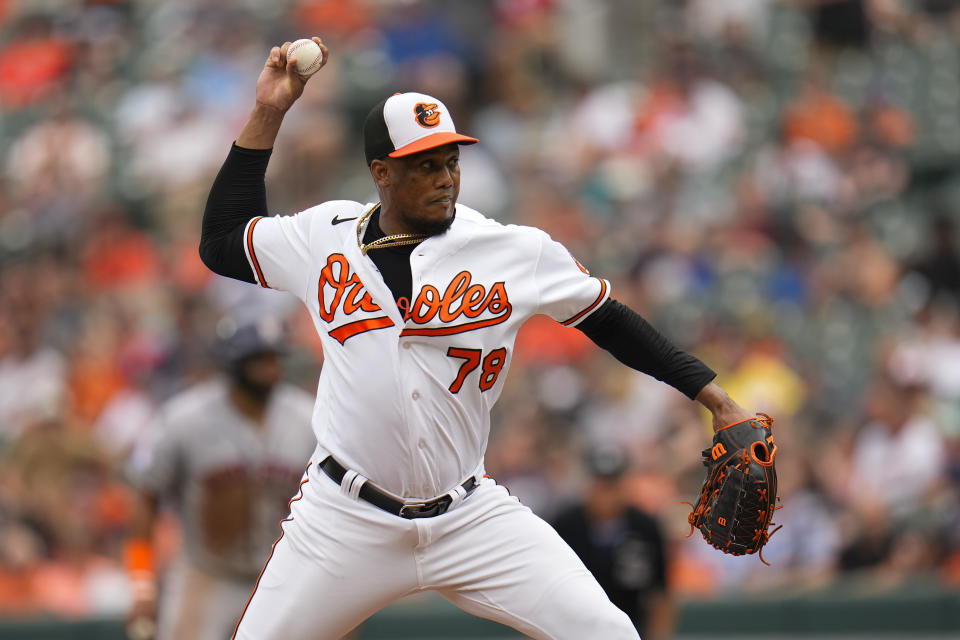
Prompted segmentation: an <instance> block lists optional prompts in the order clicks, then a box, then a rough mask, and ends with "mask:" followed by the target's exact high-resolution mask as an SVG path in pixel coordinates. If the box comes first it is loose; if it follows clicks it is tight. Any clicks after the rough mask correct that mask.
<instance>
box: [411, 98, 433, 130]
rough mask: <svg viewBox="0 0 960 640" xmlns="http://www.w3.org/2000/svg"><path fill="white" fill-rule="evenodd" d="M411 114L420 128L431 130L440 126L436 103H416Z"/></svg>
mask: <svg viewBox="0 0 960 640" xmlns="http://www.w3.org/2000/svg"><path fill="white" fill-rule="evenodd" d="M413 113H414V115H416V117H417V122H419V123H420V126H421V127H427V128H433V127H435V126H437V125H438V124H440V109H438V108H437V103H436V102H418V103H417V104H416V106H415V107H414V108H413Z"/></svg>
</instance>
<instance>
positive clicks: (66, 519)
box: [0, 0, 960, 617]
mask: <svg viewBox="0 0 960 640" xmlns="http://www.w3.org/2000/svg"><path fill="white" fill-rule="evenodd" d="M0 21H2V22H0V108H2V112H0V150H2V157H0V162H2V173H0V456H2V458H0V609H2V611H0V613H3V614H4V615H30V614H35V613H52V614H56V615H63V616H68V617H83V616H97V615H115V614H122V613H123V612H124V611H125V609H126V607H127V606H128V604H129V596H128V595H127V593H126V582H125V577H124V574H123V570H122V566H121V561H120V549H121V545H122V542H123V538H124V535H125V533H126V530H127V526H128V524H129V518H130V508H131V502H130V494H129V491H128V489H127V488H126V485H125V484H124V482H123V478H122V474H121V473H120V469H121V468H122V466H123V462H124V460H125V459H126V457H127V456H128V454H129V452H130V450H131V447H132V446H133V443H134V442H135V441H136V439H137V438H138V437H140V436H142V434H143V433H144V432H145V431H146V430H148V429H149V428H150V424H151V417H152V415H153V414H154V412H155V411H156V409H157V407H158V405H159V403H162V402H163V401H164V400H165V399H166V398H168V397H169V396H170V395H171V394H172V393H174V392H176V391H178V390H181V389H183V388H185V387H187V386H189V385H191V384H193V383H194V382H196V381H198V380H201V379H203V378H204V377H206V376H209V375H211V373H212V372H213V370H214V365H213V363H212V359H211V357H210V352H209V348H208V347H209V342H210V336H211V335H212V328H213V327H214V326H215V324H216V322H217V321H218V320H219V319H220V318H221V317H222V316H224V315H227V314H232V315H239V316H241V317H242V316H244V315H248V316H249V315H253V316H258V315H263V314H270V315H275V316H277V317H280V318H282V319H284V320H285V322H286V323H287V326H288V328H289V331H290V335H291V339H292V340H293V342H294V343H295V345H296V348H295V349H294V353H293V354H292V355H291V358H290V362H289V363H288V365H289V367H288V371H289V374H290V376H291V378H292V379H294V380H296V381H297V382H299V383H301V384H303V385H304V386H305V387H306V388H308V389H311V388H312V387H313V386H314V385H315V382H316V376H317V373H318V371H319V368H320V366H321V364H322V353H321V351H320V349H319V345H318V342H317V339H316V337H315V336H314V335H313V334H314V330H313V327H312V326H311V325H310V322H309V319H308V318H307V316H306V314H305V313H303V312H302V311H301V310H299V309H297V308H296V307H294V306H292V300H293V299H292V298H290V299H289V300H288V299H287V298H286V297H285V296H283V295H281V294H274V293H272V292H264V291H260V290H258V289H256V288H254V287H245V286H243V285H238V284H236V283H232V282H227V281H226V280H224V279H222V278H219V277H216V276H212V275H211V274H210V273H208V272H207V271H206V269H205V268H204V267H203V266H202V265H201V263H200V261H199V258H198V257H197V243H198V238H199V226H200V225H199V221H200V216H201V212H202V209H203V206H204V202H205V198H206V194H207V191H208V189H209V186H210V184H211V182H212V178H213V176H214V175H215V173H216V171H217V170H218V168H219V165H220V163H221V162H222V159H223V158H224V157H225V155H226V152H227V150H228V148H229V144H230V141H231V140H232V139H233V138H234V137H235V135H236V134H237V132H238V130H239V127H240V126H241V125H242V123H243V121H244V119H245V117H246V115H247V113H248V110H249V108H250V107H251V105H252V100H253V86H254V83H255V79H256V76H257V74H258V72H259V69H260V67H261V66H262V63H263V60H264V59H265V56H266V53H267V51H268V50H269V47H270V46H271V45H272V44H275V43H280V42H283V41H284V40H294V39H296V38H298V37H301V36H305V35H309V34H318V35H320V36H321V37H323V38H324V41H325V43H327V44H328V46H329V47H330V50H331V61H330V64H329V65H328V66H327V67H326V68H325V69H324V70H323V72H322V73H320V74H319V75H318V76H317V77H316V78H314V79H313V80H312V81H311V83H310V85H309V86H308V88H307V91H306V93H305V95H304V97H303V99H302V100H301V101H300V103H299V104H298V105H297V106H296V107H295V108H294V109H293V111H292V112H291V113H290V114H289V117H288V118H287V122H286V123H285V125H284V129H283V131H282V132H281V140H280V142H279V143H278V146H277V149H276V151H275V153H274V156H273V161H272V163H271V166H270V171H269V173H268V183H267V184H268V195H269V199H270V203H271V208H272V210H273V211H274V212H280V213H289V212H294V211H298V210H301V209H303V208H306V207H307V206H310V205H312V204H314V203H316V202H319V201H322V200H327V199H334V198H348V199H354V200H360V201H363V200H364V199H370V198H372V197H373V190H372V188H371V183H370V181H369V177H368V175H367V170H366V167H365V164H364V162H363V159H362V153H361V150H360V144H359V131H360V124H361V122H362V118H363V117H364V115H365V114H366V111H367V109H368V108H369V106H370V105H371V104H373V103H374V102H375V101H376V100H378V99H380V98H382V96H383V95H385V94H387V93H389V92H393V91H396V90H412V89H415V90H419V91H424V92H427V93H431V94H434V95H436V96H438V97H440V98H441V99H443V100H444V101H445V102H446V103H447V105H448V106H449V107H450V108H451V110H452V111H453V113H454V114H455V117H456V120H457V124H458V128H459V129H461V130H463V131H465V132H468V133H470V134H471V135H476V136H477V137H479V138H480V140H481V144H480V145H477V146H476V147H472V148H468V149H465V150H464V153H463V158H462V164H463V187H462V193H461V202H463V203H465V204H468V205H470V206H473V207H475V208H478V209H480V210H481V211H483V212H485V213H486V214H487V215H491V216H493V217H496V218H497V219H499V220H501V221H503V222H515V223H521V224H531V225H535V226H539V227H541V228H543V229H545V230H546V231H548V232H550V233H551V234H552V235H553V237H554V238H556V239H557V240H559V241H561V242H563V243H564V244H566V245H567V246H568V247H569V248H570V249H571V251H572V252H573V253H574V255H576V256H577V257H578V258H579V259H580V260H581V262H583V263H584V264H585V265H587V266H588V267H589V268H590V269H591V270H592V271H593V273H595V274H599V275H603V276H604V277H607V278H609V279H610V280H611V281H612V282H613V286H614V296H615V297H617V298H618V299H620V300H622V301H624V302H626V303H628V304H630V305H631V306H633V307H634V308H635V309H637V310H639V311H640V312H641V313H642V314H643V315H645V316H646V317H647V318H648V319H650V321H651V322H652V323H653V324H654V325H655V326H657V327H659V328H661V329H662V330H663V331H664V332H665V333H667V334H668V335H669V336H670V337H671V338H672V339H673V340H674V341H675V342H676V343H677V344H678V345H680V346H682V347H683V348H685V349H688V350H690V351H692V352H694V353H696V354H697V355H699V356H700V357H701V358H702V359H704V360H705V361H706V362H707V363H708V364H710V365H711V366H712V367H713V368H715V369H716V370H717V371H718V372H719V374H720V377H719V381H720V382H721V384H722V385H723V386H724V387H725V388H727V389H728V390H729V391H730V392H731V394H732V395H733V396H734V397H735V398H736V399H737V400H738V401H739V402H740V403H741V404H742V405H744V406H746V407H748V408H752V409H756V410H761V411H766V412H768V413H770V414H772V415H773V416H775V418H776V423H775V432H776V436H777V439H778V443H779V446H780V449H781V456H780V458H779V470H780V479H781V484H782V498H783V503H784V504H785V505H786V506H785V508H784V509H782V510H781V511H779V512H778V515H779V517H778V518H777V521H778V523H779V524H784V525H785V527H784V528H783V529H782V530H781V531H780V532H778V533H777V534H776V535H775V536H774V537H773V538H772V540H771V543H770V545H769V546H768V547H767V550H766V551H765V557H766V558H767V559H768V560H769V561H770V562H772V564H773V566H772V567H770V568H766V567H763V565H761V564H760V563H759V561H757V560H756V559H755V558H746V559H744V558H740V559H733V558H729V557H726V556H722V554H719V553H718V552H716V551H714V550H713V549H712V548H710V547H709V546H707V545H706V544H704V543H703V541H702V540H700V539H699V537H698V536H696V537H691V538H685V537H684V536H685V534H686V533H687V526H686V509H687V507H686V506H684V505H682V504H681V500H685V499H691V497H692V496H694V495H695V493H696V490H697V488H698V486H699V485H698V483H699V481H700V479H701V477H702V473H701V466H700V461H699V456H700V450H701V449H702V448H703V447H704V446H706V443H707V442H708V440H709V428H708V423H707V422H706V419H705V416H703V415H700V414H699V413H698V412H697V410H696V408H695V406H694V405H693V404H692V403H690V402H689V401H687V400H686V399H685V398H683V397H682V396H681V395H680V394H679V393H677V392H675V391H673V390H672V389H670V388H669V387H666V386H665V385H662V384H660V383H658V382H656V381H655V380H652V379H649V378H646V377H645V376H642V375H640V374H635V373H633V372H630V371H629V370H627V369H625V368H624V367H623V366H622V365H620V364H619V363H617V362H616V361H615V360H614V359H613V358H611V357H610V356H609V355H608V354H606V353H603V352H600V351H598V350H597V349H596V348H595V347H594V346H593V345H592V343H590V342H589V340H587V339H586V338H585V337H583V336H582V334H580V333H579V332H577V331H571V330H568V329H564V328H562V327H560V326H559V325H556V324H554V323H552V322H550V321H549V320H546V319H544V320H543V321H542V322H540V321H539V318H538V319H535V320H534V321H532V322H531V323H529V324H528V325H527V327H526V328H525V329H524V330H523V331H522V332H521V335H520V338H519V339H518V343H517V352H516V358H515V362H514V365H513V370H512V372H511V375H510V379H509V381H508V385H507V388H506V389H505V391H504V394H503V396H502V398H501V400H500V403H499V405H498V406H497V408H496V410H495V414H494V422H495V424H494V432H493V434H492V438H491V447H490V450H489V455H488V463H487V466H488V470H489V471H490V473H491V474H493V475H494V477H496V478H497V479H498V481H500V482H502V483H504V484H507V485H508V486H509V487H510V488H511V490H512V491H513V493H515V494H517V495H519V496H520V497H521V499H523V500H524V501H525V502H526V503H528V504H530V505H531V506H532V507H533V508H534V509H535V510H536V511H537V512H538V513H540V514H541V515H544V516H545V517H550V516H551V515H552V514H554V513H556V510H557V509H558V508H560V507H561V506H562V505H563V504H564V503H565V502H566V501H569V500H571V499H573V498H575V497H576V496H577V495H578V492H579V491H581V489H582V486H583V481H584V473H583V471H582V468H581V453H580V452H581V451H582V450H583V448H584V447H585V446H586V445H588V444H589V443H592V442H594V441H606V442H614V443H617V444H619V445H622V446H623V447H625V448H627V449H628V450H629V451H630V452H631V455H632V457H633V467H632V471H631V473H630V474H629V477H628V479H627V481H628V482H629V483H630V486H631V490H632V495H633V496H634V498H635V501H636V503H637V504H638V505H639V506H641V507H643V508H644V509H646V510H648V511H649V512H651V513H654V514H656V515H657V516H658V517H660V518H661V522H662V523H663V525H664V527H665V528H666V531H667V534H668V538H669V540H670V551H671V560H670V583H671V585H672V586H673V588H674V590H675V591H676V592H677V593H679V594H681V595H687V596H696V597H710V596H712V595H716V594H719V593H728V592H730V591H731V590H751V591H760V590H765V589H770V588H772V587H774V586H776V587H778V590H783V589H786V588H790V589H812V588H818V587H820V586H824V585H828V584H831V583H833V581H836V580H838V579H852V580H858V581H860V584H863V585H864V586H867V587H869V588H872V589H879V588H883V587H884V586H892V585H897V584H902V583H904V582H905V581H911V580H915V579H924V580H933V581H938V582H941V583H943V584H947V585H952V586H954V587H956V586H960V315H958V314H960V249H958V240H960V238H958V229H957V226H958V222H960V163H958V160H960V2H957V1H955V0H903V1H899V0H839V1H831V0H819V1H818V0H809V1H805V0H784V1H779V0H724V2H716V1H715V0H685V1H681V0H675V1H671V2H657V1H655V0H609V1H607V2H592V1H590V0H485V1H477V2H456V3H454V2H430V1H427V0H276V1H268V0H262V1H258V0H245V1H237V2H231V3H225V2H218V1H215V0H173V1H168V2H150V1H148V0H62V1H55V0H19V1H18V0H0ZM170 529H171V532H172V531H174V528H173V527H172V526H171V528H170ZM166 540H167V544H168V545H169V547H171V548H172V547H174V546H175V545H176V536H175V533H170V534H169V535H168V536H167V537H166Z"/></svg>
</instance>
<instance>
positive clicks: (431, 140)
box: [389, 131, 479, 158]
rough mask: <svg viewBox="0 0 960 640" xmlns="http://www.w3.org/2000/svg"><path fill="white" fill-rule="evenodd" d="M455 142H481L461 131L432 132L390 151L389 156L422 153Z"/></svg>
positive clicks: (398, 156) (397, 156)
mask: <svg viewBox="0 0 960 640" xmlns="http://www.w3.org/2000/svg"><path fill="white" fill-rule="evenodd" d="M454 142H456V143H457V144H473V143H474V142H479V140H477V139H476V138H471V137H470V136H465V135H461V134H459V133H453V132H450V131H441V132H438V133H432V134H430V135H429V136H424V137H423V138H420V139H418V140H414V141H413V142H411V143H410V144H408V145H404V146H402V147H400V148H399V149H397V150H396V151H394V152H393V153H390V154H389V156H390V157H391V158H402V157H403V156H409V155H413V154H414V153H420V152H421V151H426V150H427V149H435V148H437V147H442V146H443V145H445V144H451V143H454Z"/></svg>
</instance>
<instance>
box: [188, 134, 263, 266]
mask: <svg viewBox="0 0 960 640" xmlns="http://www.w3.org/2000/svg"><path fill="white" fill-rule="evenodd" d="M271 152H272V149H244V148H243V147H238V146H237V145H236V144H234V145H233V146H232V147H231V149H230V153H229V155H227V159H226V160H225V161H224V163H223V166H222V167H220V173H218V174H217V178H216V180H214V181H213V187H211V188H210V195H209V196H208V197H207V206H206V208H205V209H204V211H203V224H202V226H201V232H200V259H201V260H203V264H205V265H207V268H209V269H210V270H211V271H213V272H214V273H218V274H220V275H222V276H226V277H228V278H234V279H236V280H243V281H244V282H251V283H256V279H255V278H254V275H253V270H252V269H251V268H250V263H249V262H247V254H246V252H245V251H244V249H243V242H244V238H243V230H244V227H245V226H246V224H247V222H249V220H250V219H251V218H255V217H256V216H265V215H268V214H267V188H266V185H265V184H264V176H265V175H266V173H267V164H268V163H269V162H270V153H271Z"/></svg>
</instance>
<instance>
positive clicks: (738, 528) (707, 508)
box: [688, 413, 780, 564]
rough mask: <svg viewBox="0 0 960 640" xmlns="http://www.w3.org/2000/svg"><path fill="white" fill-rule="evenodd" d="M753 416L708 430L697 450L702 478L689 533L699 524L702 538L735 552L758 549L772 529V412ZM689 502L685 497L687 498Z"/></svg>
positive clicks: (774, 485)
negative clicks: (708, 442) (707, 444)
mask: <svg viewBox="0 0 960 640" xmlns="http://www.w3.org/2000/svg"><path fill="white" fill-rule="evenodd" d="M757 416H758V417H757V418H753V419H749V420H743V421H741V422H735V423H733V424H730V425H727V426H726V427H722V428H721V429H719V430H718V431H717V433H716V435H714V436H713V446H712V447H711V448H709V449H704V450H703V458H704V459H703V464H704V466H706V467H707V478H706V480H704V482H703V486H702V487H701V488H700V497H699V499H698V500H697V504H696V505H693V511H691V512H690V515H689V517H688V521H689V522H690V533H691V534H692V533H693V530H694V529H695V528H696V529H699V530H700V533H702V534H703V538H704V539H705V540H706V541H707V542H709V543H710V544H711V545H713V546H714V547H716V548H717V549H720V550H721V551H723V552H724V553H730V554H733V555H735V556H741V555H745V554H748V553H756V552H757V551H760V560H761V561H763V563H764V564H769V563H768V562H767V561H766V560H764V559H763V551H762V549H763V546H764V545H765V544H766V543H767V540H769V539H770V536H771V535H773V533H774V532H776V531H777V530H778V529H779V528H780V527H777V528H776V529H774V530H773V531H769V528H770V526H771V525H773V524H774V523H773V522H772V519H773V512H774V511H776V510H777V509H779V508H780V507H778V506H776V502H777V500H779V497H778V496H777V470H776V467H775V466H774V462H775V459H776V456H777V445H775V444H774V443H773V431H772V427H773V418H771V417H770V416H768V415H766V414H765V413H759V414H757ZM688 504H689V503H688Z"/></svg>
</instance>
